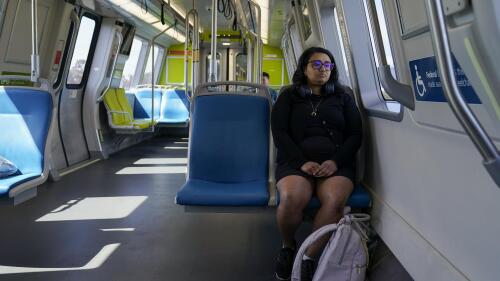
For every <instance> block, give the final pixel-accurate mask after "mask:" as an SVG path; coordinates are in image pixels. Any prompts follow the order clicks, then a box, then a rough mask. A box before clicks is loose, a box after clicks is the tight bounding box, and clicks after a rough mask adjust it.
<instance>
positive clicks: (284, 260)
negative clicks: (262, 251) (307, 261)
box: [275, 247, 295, 280]
mask: <svg viewBox="0 0 500 281" xmlns="http://www.w3.org/2000/svg"><path fill="white" fill-rule="evenodd" d="M294 256H295V249H293V248H290V247H284V248H281V250H280V253H279V254H278V258H277V259H276V271H275V273H276V278H278V279H279V280H289V279H290V275H292V269H293V258H294Z"/></svg>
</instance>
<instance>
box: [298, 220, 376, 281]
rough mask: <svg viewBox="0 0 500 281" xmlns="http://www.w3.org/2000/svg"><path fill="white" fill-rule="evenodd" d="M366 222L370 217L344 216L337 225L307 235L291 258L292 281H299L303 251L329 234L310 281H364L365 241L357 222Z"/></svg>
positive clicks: (361, 228)
mask: <svg viewBox="0 0 500 281" xmlns="http://www.w3.org/2000/svg"><path fill="white" fill-rule="evenodd" d="M368 220H370V216H369V215H366V214H349V215H345V216H344V217H343V218H342V219H341V220H340V221H339V223H338V224H330V225H326V226H324V227H322V228H320V229H318V230H316V231H315V232H313V233H312V234H311V235H309V237H307V239H306V240H305V241H304V243H302V246H300V249H299V251H298V252H297V256H296V257H295V262H294V264H293V271H292V281H300V265H301V262H302V258H303V256H304V254H305V252H306V249H307V248H308V247H309V246H310V245H311V244H312V243H314V241H316V240H318V239H319V238H320V237H321V236H323V235H325V234H327V233H329V232H332V231H333V233H332V235H331V237H330V240H329V241H328V243H327V244H326V246H325V249H324V251H323V254H322V255H321V257H320V259H319V261H318V267H317V269H316V273H315V274H314V277H313V281H327V280H328V281H337V280H338V281H364V280H365V271H366V268H367V266H368V248H367V246H366V243H367V241H368V237H367V236H366V234H365V231H364V230H363V228H364V226H363V225H362V224H361V222H364V221H368Z"/></svg>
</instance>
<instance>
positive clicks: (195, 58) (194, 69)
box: [184, 9, 200, 99]
mask: <svg viewBox="0 0 500 281" xmlns="http://www.w3.org/2000/svg"><path fill="white" fill-rule="evenodd" d="M191 15H192V16H193V41H192V48H191V51H192V55H191V94H193V93H194V90H195V89H196V86H197V82H198V64H199V58H200V53H199V52H200V33H199V32H198V28H199V27H198V12H197V11H196V10H195V9H191V10H190V11H189V12H188V13H187V15H186V42H185V44H184V87H185V88H186V96H187V97H188V99H191V97H190V96H189V95H188V84H189V83H188V80H189V77H188V72H189V71H188V64H189V57H188V52H189V30H190V28H189V16H191Z"/></svg>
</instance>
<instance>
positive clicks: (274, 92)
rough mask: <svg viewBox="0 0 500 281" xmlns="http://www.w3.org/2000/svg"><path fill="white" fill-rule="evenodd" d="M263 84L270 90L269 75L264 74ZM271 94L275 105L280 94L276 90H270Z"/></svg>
mask: <svg viewBox="0 0 500 281" xmlns="http://www.w3.org/2000/svg"><path fill="white" fill-rule="evenodd" d="M262 84H263V85H264V86H266V87H268V88H269V73H267V72H262ZM269 94H270V95H271V99H272V100H273V104H274V103H275V102H276V100H277V99H278V92H276V90H274V89H272V88H269Z"/></svg>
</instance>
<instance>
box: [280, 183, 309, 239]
mask: <svg viewBox="0 0 500 281" xmlns="http://www.w3.org/2000/svg"><path fill="white" fill-rule="evenodd" d="M278 190H279V192H280V204H279V206H278V211H277V220H278V227H279V230H280V232H281V236H282V238H283V244H284V246H288V247H294V246H295V244H294V241H295V232H296V230H297V228H298V227H299V225H300V223H301V222H302V211H303V210H304V208H305V207H306V206H307V204H308V203H309V200H311V196H312V192H313V183H312V182H311V180H309V179H307V178H305V177H301V176H296V175H291V176H286V177H284V178H282V179H281V180H280V181H279V182H278Z"/></svg>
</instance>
